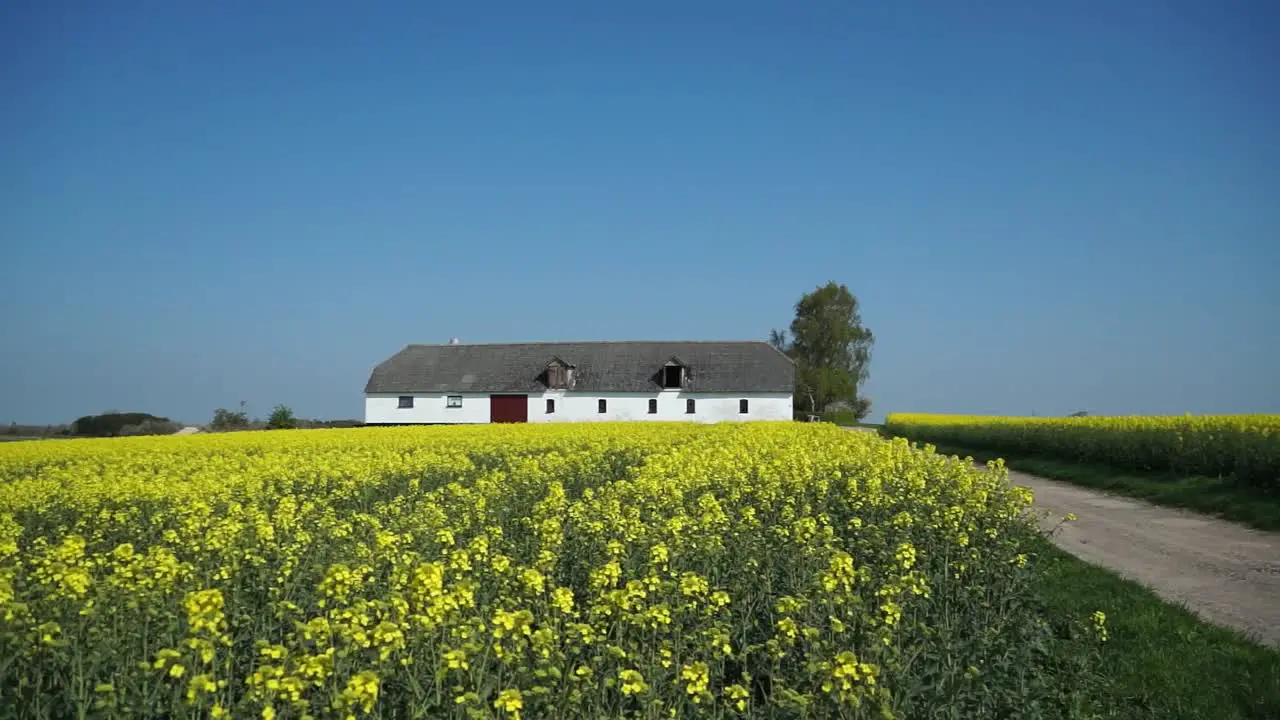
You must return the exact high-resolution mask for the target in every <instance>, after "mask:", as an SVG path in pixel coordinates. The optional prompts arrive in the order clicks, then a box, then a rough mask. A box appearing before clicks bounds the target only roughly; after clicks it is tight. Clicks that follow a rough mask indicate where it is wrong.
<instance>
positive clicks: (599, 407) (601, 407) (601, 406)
mask: <svg viewBox="0 0 1280 720" xmlns="http://www.w3.org/2000/svg"><path fill="white" fill-rule="evenodd" d="M608 407H609V404H608V403H607V402H605V399H604V398H600V399H599V400H597V401H596V412H599V413H602V412H605V411H606V410H607V409H608Z"/></svg>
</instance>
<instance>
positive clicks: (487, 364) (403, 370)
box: [364, 341, 795, 393]
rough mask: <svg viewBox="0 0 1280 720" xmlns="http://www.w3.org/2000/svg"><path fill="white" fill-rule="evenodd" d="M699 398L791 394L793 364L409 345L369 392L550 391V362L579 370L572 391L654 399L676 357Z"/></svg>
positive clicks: (645, 348) (690, 353) (606, 349)
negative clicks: (666, 368)
mask: <svg viewBox="0 0 1280 720" xmlns="http://www.w3.org/2000/svg"><path fill="white" fill-rule="evenodd" d="M673 357H674V358H678V359H679V361H680V362H681V363H683V364H684V365H685V366H686V367H687V368H688V375H689V380H688V382H687V384H686V388H687V389H688V390H691V391H694V392H749V391H751V392H788V393H789V392H791V391H792V389H793V387H794V381H795V364H794V363H793V362H792V361H791V359H790V358H788V357H787V356H786V355H783V354H782V353H781V352H779V351H778V350H777V349H776V348H774V347H773V346H772V345H770V344H768V343H766V342H757V341H745V342H743V341H740V342H705V341H684V342H681V341H670V342H664V341H619V342H563V343H561V342H547V343H511V344H478V345H409V346H407V347H406V348H405V349H403V350H401V351H400V352H398V353H396V354H395V355H392V356H391V357H390V358H388V359H387V360H385V361H384V362H382V363H380V364H379V365H378V366H377V367H375V368H374V369H373V373H372V374H370V376H369V382H368V384H366V385H365V388H364V391H365V392H366V393H411V392H512V393H534V392H541V391H543V390H545V389H546V385H545V384H544V381H545V379H546V375H545V372H546V368H547V363H549V362H551V361H552V359H554V358H560V359H561V360H563V361H564V362H566V363H569V364H570V365H573V366H574V367H575V369H574V371H573V375H574V383H573V390H576V391H579V392H649V391H653V390H658V389H660V388H661V386H660V385H659V381H658V373H659V372H660V370H661V368H662V366H663V365H665V364H666V363H667V361H668V360H670V359H672V358H673Z"/></svg>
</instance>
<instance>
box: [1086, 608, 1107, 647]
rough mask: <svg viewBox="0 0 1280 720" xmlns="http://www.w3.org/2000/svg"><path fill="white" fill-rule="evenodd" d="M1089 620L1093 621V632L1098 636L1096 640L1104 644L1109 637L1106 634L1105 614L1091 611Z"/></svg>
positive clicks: (1099, 611)
mask: <svg viewBox="0 0 1280 720" xmlns="http://www.w3.org/2000/svg"><path fill="white" fill-rule="evenodd" d="M1090 620H1092V621H1093V631H1094V633H1095V634H1096V635H1097V636H1098V640H1100V641H1101V642H1106V641H1107V640H1108V638H1109V637H1110V636H1109V635H1108V633H1107V615H1106V613H1104V612H1102V611H1101V610H1095V611H1093V615H1091V616H1090Z"/></svg>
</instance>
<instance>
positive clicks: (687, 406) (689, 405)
mask: <svg viewBox="0 0 1280 720" xmlns="http://www.w3.org/2000/svg"><path fill="white" fill-rule="evenodd" d="M684 411H685V414H687V415H692V414H693V413H694V412H695V410H694V405H693V398H689V399H688V400H685V401H684Z"/></svg>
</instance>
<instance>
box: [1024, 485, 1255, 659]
mask: <svg viewBox="0 0 1280 720" xmlns="http://www.w3.org/2000/svg"><path fill="white" fill-rule="evenodd" d="M1009 479H1010V481H1011V482H1013V483H1014V484H1016V485H1021V486H1024V487H1027V488H1030V489H1031V490H1032V491H1033V492H1034V493H1035V498H1036V500H1035V503H1036V505H1037V507H1038V508H1039V509H1040V510H1047V511H1049V512H1050V513H1051V514H1050V515H1049V517H1048V518H1047V519H1046V520H1045V521H1044V523H1045V524H1046V525H1047V526H1053V525H1056V524H1057V522H1058V520H1059V519H1060V518H1061V517H1062V516H1063V515H1065V514H1067V513H1075V514H1076V515H1077V516H1079V520H1077V521H1075V522H1071V523H1067V524H1066V525H1064V526H1063V527H1062V529H1061V530H1060V531H1059V532H1058V534H1057V536H1056V537H1055V541H1056V542H1057V544H1058V545H1059V546H1060V547H1061V548H1063V549H1064V550H1066V551H1068V552H1070V553H1072V554H1073V555H1075V556H1077V557H1079V558H1081V559H1083V560H1086V561H1088V562H1091V563H1094V564H1097V565H1102V566H1104V567H1107V568H1110V569H1112V570H1115V571H1116V572H1119V573H1120V574H1121V575H1123V576H1125V577H1127V578H1129V579H1131V580H1136V581H1137V582H1140V583H1142V584H1143V585H1146V586H1147V587H1149V588H1151V589H1152V590H1153V591H1155V592H1156V593H1157V594H1158V595H1160V596H1161V597H1162V598H1164V599H1166V600H1170V601H1173V602H1175V603H1180V604H1185V605H1186V606H1187V607H1188V608H1189V609H1191V610H1193V611H1195V612H1196V613H1198V614H1199V615H1200V616H1201V617H1203V618H1204V619H1206V620H1208V621H1210V622H1213V623H1217V624H1219V625H1225V626H1227V627H1232V628H1236V629H1238V630H1241V631H1243V632H1245V633H1246V634H1248V635H1251V636H1252V637H1254V639H1256V640H1258V641H1259V642H1262V643H1267V644H1270V645H1273V646H1277V647H1280V533H1265V532H1260V531H1256V530H1250V529H1249V528H1246V527H1243V526H1241V525H1237V524H1235V523H1231V522H1227V521H1225V520H1218V519H1215V518H1210V517H1205V516H1203V515H1198V514H1195V513H1191V512H1185V511H1181V510H1174V509H1170V508H1165V507H1160V506H1158V505H1151V504H1148V503H1145V502H1142V501H1141V500H1130V499H1127V498H1122V497H1118V496H1114V495H1108V494H1106V493H1101V492H1098V491H1095V490H1089V489H1087V488H1082V487H1078V486H1075V485H1070V484H1068V483H1062V482H1056V481H1053V480H1045V479H1043V478H1038V477H1034V476H1031V475H1025V474H1023V473H1018V472H1010V473H1009Z"/></svg>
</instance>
